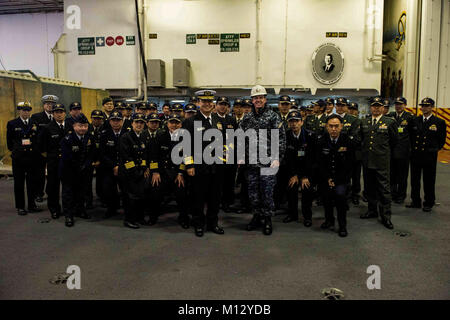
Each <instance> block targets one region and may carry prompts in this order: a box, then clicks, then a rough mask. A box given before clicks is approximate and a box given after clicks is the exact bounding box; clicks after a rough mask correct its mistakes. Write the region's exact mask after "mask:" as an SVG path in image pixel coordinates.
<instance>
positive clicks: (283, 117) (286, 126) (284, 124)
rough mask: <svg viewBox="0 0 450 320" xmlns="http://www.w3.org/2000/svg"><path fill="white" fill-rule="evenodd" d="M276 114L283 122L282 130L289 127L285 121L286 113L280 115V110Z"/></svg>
mask: <svg viewBox="0 0 450 320" xmlns="http://www.w3.org/2000/svg"><path fill="white" fill-rule="evenodd" d="M288 113H289V112H288ZM278 115H279V116H280V119H281V121H282V122H283V127H284V131H286V130H287V129H289V125H288V122H287V114H286V115H284V116H283V115H281V112H278Z"/></svg>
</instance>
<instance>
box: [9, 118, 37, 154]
mask: <svg viewBox="0 0 450 320" xmlns="http://www.w3.org/2000/svg"><path fill="white" fill-rule="evenodd" d="M37 133H38V125H37V124H36V123H34V122H33V121H32V120H31V119H28V125H27V126H25V124H24V122H23V121H22V119H21V118H20V117H18V118H16V119H14V120H11V121H8V124H7V125H6V142H7V145H8V149H9V150H10V151H11V152H12V154H11V158H12V159H13V160H24V161H32V160H34V159H36V157H37V156H38V155H39V151H38V146H37V137H38V136H37Z"/></svg>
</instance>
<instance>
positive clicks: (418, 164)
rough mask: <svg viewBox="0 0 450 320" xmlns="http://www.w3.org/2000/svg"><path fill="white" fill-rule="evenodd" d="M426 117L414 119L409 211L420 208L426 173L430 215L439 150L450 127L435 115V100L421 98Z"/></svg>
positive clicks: (425, 207) (425, 184)
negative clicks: (421, 189) (421, 177)
mask: <svg viewBox="0 0 450 320" xmlns="http://www.w3.org/2000/svg"><path fill="white" fill-rule="evenodd" d="M419 105H420V108H421V110H422V113H423V115H421V116H417V117H415V119H414V125H413V128H412V132H411V135H412V154H411V200H412V202H411V203H410V204H409V205H407V207H408V208H420V207H421V206H422V199H421V197H420V176H421V174H422V173H423V193H424V201H423V209H422V210H423V211H425V212H430V211H431V210H432V208H433V206H434V204H435V201H436V195H435V183H436V162H437V155H438V152H439V150H441V149H442V148H443V147H444V145H445V139H446V134H447V133H446V130H447V125H446V123H445V121H444V120H442V119H440V118H438V117H436V116H435V115H433V113H432V110H433V108H434V100H433V99H431V98H424V99H422V101H421V103H420V104H419Z"/></svg>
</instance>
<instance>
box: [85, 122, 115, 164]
mask: <svg viewBox="0 0 450 320" xmlns="http://www.w3.org/2000/svg"><path fill="white" fill-rule="evenodd" d="M106 129H111V126H105V125H101V126H100V127H94V126H93V125H92V124H91V123H90V124H89V129H88V134H90V135H91V138H92V142H93V143H94V150H95V152H94V158H95V160H96V161H97V160H100V136H101V135H102V134H103V133H105V132H106Z"/></svg>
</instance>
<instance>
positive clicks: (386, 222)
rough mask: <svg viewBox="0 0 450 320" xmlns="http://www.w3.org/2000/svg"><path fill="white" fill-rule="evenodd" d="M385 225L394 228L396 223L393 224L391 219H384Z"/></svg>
mask: <svg viewBox="0 0 450 320" xmlns="http://www.w3.org/2000/svg"><path fill="white" fill-rule="evenodd" d="M383 226H385V227H386V228H388V229H394V225H393V224H392V222H391V219H384V220H383Z"/></svg>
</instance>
